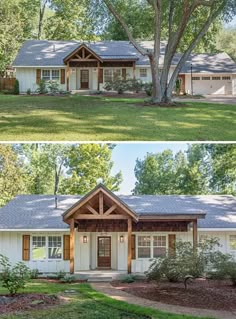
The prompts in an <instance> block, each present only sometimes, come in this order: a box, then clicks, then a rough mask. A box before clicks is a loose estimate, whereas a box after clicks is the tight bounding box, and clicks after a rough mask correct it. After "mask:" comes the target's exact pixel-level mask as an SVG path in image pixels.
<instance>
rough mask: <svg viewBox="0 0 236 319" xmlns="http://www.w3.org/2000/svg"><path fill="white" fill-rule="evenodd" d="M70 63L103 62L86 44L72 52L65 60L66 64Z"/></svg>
mask: <svg viewBox="0 0 236 319" xmlns="http://www.w3.org/2000/svg"><path fill="white" fill-rule="evenodd" d="M69 61H74V62H85V61H87V62H90V61H100V62H103V60H102V59H101V57H100V56H99V55H97V54H96V53H95V52H94V51H93V50H91V49H90V48H89V47H88V46H87V45H86V44H81V45H80V46H79V47H78V48H76V49H75V50H74V51H72V52H71V53H70V54H69V55H68V56H66V57H65V58H64V63H67V62H69Z"/></svg>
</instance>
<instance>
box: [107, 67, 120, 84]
mask: <svg viewBox="0 0 236 319" xmlns="http://www.w3.org/2000/svg"><path fill="white" fill-rule="evenodd" d="M117 78H121V69H115V70H114V69H104V82H111V81H113V80H114V79H117Z"/></svg>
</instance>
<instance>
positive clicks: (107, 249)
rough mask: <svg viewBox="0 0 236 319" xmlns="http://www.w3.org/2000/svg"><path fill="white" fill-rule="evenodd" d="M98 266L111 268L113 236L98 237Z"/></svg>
mask: <svg viewBox="0 0 236 319" xmlns="http://www.w3.org/2000/svg"><path fill="white" fill-rule="evenodd" d="M98 267H99V268H111V237H98Z"/></svg>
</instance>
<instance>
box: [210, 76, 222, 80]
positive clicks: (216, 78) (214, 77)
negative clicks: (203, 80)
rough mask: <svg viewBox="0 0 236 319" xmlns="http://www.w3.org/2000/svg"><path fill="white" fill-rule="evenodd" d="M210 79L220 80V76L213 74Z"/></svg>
mask: <svg viewBox="0 0 236 319" xmlns="http://www.w3.org/2000/svg"><path fill="white" fill-rule="evenodd" d="M212 80H220V76H213V77H212Z"/></svg>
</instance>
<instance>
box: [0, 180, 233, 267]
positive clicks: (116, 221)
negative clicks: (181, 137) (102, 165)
mask: <svg viewBox="0 0 236 319" xmlns="http://www.w3.org/2000/svg"><path fill="white" fill-rule="evenodd" d="M213 237H214V238H215V237H216V238H218V239H219V242H220V245H221V246H220V248H219V249H220V250H222V251H223V252H225V253H231V254H233V255H234V256H235V258H236V198H235V197H233V196H228V195H214V196H210V195H209V196H208V195H206V196H205V195H204V196H182V195H177V196H173V195H165V196H164V195H160V196H159V195H158V196H156V195H115V194H114V193H112V192H111V191H109V190H108V189H107V188H105V187H104V186H103V185H101V184H99V185H97V187H95V188H94V189H93V190H92V191H91V192H89V193H88V194H86V195H85V196H69V195H66V196H62V195H60V196H58V197H57V199H56V198H55V197H54V196H50V195H19V196H16V197H15V198H14V199H13V200H11V201H10V202H9V203H8V204H7V205H5V206H4V207H2V208H1V209H0V254H3V255H5V256H7V257H9V258H10V261H11V262H13V263H15V262H18V261H24V262H25V263H26V264H27V265H28V266H29V267H30V268H31V269H38V270H39V271H40V272H42V273H52V272H58V271H65V272H70V273H77V272H79V271H91V270H97V269H101V270H104V269H106V270H114V271H123V272H128V273H143V272H144V271H146V270H147V269H148V267H149V265H150V263H151V259H152V258H155V257H158V256H163V255H165V254H167V253H169V252H173V251H174V249H175V242H176V241H177V240H183V241H190V242H192V243H193V249H196V245H197V242H198V241H200V240H203V239H205V238H213Z"/></svg>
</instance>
